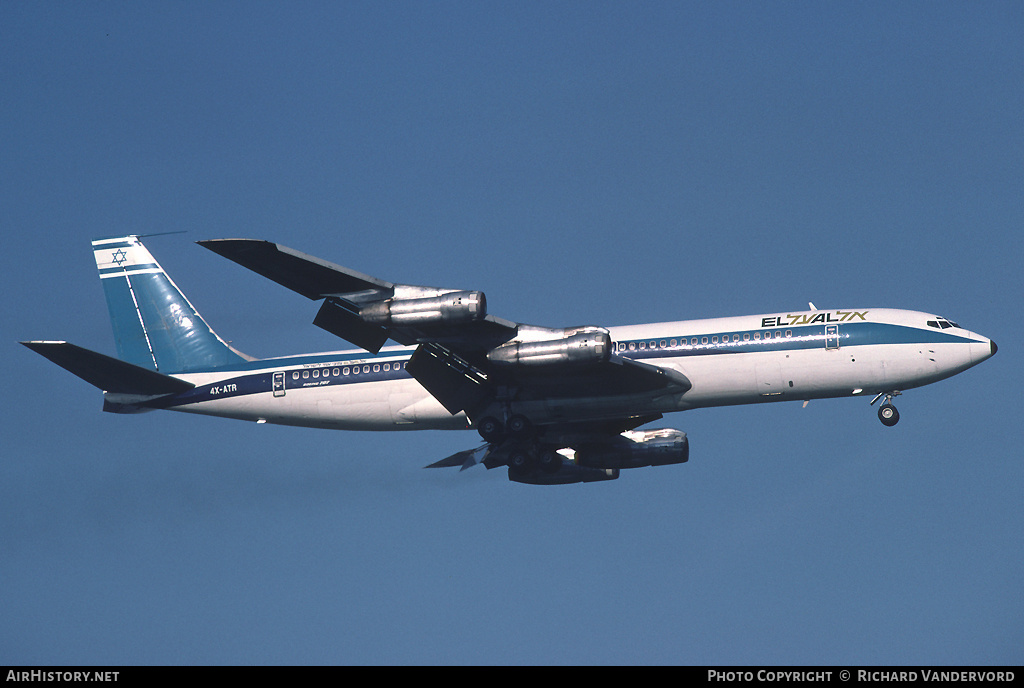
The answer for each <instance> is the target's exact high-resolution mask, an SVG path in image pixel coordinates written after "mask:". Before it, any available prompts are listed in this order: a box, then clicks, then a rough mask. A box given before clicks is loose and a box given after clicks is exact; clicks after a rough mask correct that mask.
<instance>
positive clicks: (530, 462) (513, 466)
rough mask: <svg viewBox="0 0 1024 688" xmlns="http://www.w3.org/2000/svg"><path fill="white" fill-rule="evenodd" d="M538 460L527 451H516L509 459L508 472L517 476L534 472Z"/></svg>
mask: <svg viewBox="0 0 1024 688" xmlns="http://www.w3.org/2000/svg"><path fill="white" fill-rule="evenodd" d="M535 463H536V460H535V458H534V456H533V455H532V454H531V453H530V452H529V451H527V450H526V449H516V450H515V451H514V452H512V454H511V455H510V456H509V457H508V470H509V471H510V472H512V473H515V474H517V475H525V474H527V473H529V472H530V471H532V470H533V467H534V464H535Z"/></svg>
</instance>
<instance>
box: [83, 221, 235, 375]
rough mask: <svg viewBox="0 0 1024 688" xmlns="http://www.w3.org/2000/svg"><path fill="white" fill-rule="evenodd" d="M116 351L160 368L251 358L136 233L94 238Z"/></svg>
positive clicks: (177, 369) (184, 368)
mask: <svg viewBox="0 0 1024 688" xmlns="http://www.w3.org/2000/svg"><path fill="white" fill-rule="evenodd" d="M92 249H93V255H94V257H95V258H96V267H97V268H98V269H99V272H100V280H101V281H102V283H103V292H104V294H105V295H106V297H107V309H108V310H109V311H110V322H111V325H113V328H114V339H115V340H116V341H117V353H118V356H119V357H120V358H121V359H122V360H124V361H128V362H129V363H132V364H134V365H137V366H141V367H143V368H149V369H151V370H157V371H160V372H162V373H187V372H194V371H198V370H209V369H211V368H217V367H220V366H229V365H234V364H237V363H241V362H243V361H246V360H251V359H250V358H249V357H248V356H245V355H244V354H241V353H239V352H238V351H235V349H233V348H232V347H230V346H228V344H227V343H226V342H225V341H224V340H223V339H221V338H220V337H218V336H217V333H216V332H214V331H213V330H212V329H211V328H210V326H209V325H207V324H206V321H205V320H203V318H202V316H200V315H199V313H198V312H196V309H195V308H193V307H192V304H191V303H189V302H188V299H186V298H185V295H184V294H182V293H181V290H180V289H178V287H177V286H176V285H175V284H174V282H172V281H171V278H170V277H168V276H167V273H166V272H164V270H163V268H161V267H160V265H159V264H158V263H157V262H156V260H155V259H154V258H153V255H152V254H151V253H150V252H149V250H148V249H147V248H146V247H145V246H143V245H142V242H141V241H139V237H137V236H126V237H117V238H113V239H97V240H95V241H93V242H92Z"/></svg>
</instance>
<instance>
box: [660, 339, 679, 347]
mask: <svg viewBox="0 0 1024 688" xmlns="http://www.w3.org/2000/svg"><path fill="white" fill-rule="evenodd" d="M675 344H676V341H675V340H674V339H673V340H672V346H675ZM658 346H660V347H661V348H662V349H664V348H665V340H664V339H662V340H661V341H660V342H659V343H658Z"/></svg>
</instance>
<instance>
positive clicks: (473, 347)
mask: <svg viewBox="0 0 1024 688" xmlns="http://www.w3.org/2000/svg"><path fill="white" fill-rule="evenodd" d="M198 243H199V245H200V246H203V247H205V248H208V249H210V250H211V251H213V252H215V253H218V254H220V255H222V256H224V257H225V258H228V259H229V260H233V261H234V262H236V263H238V264H239V265H242V266H244V267H247V268H249V269H250V270H252V271H253V272H257V273H259V274H261V275H263V276H264V277H267V278H268V279H271V280H273V281H275V282H277V283H278V284H280V285H282V286H284V287H287V288H288V289H291V290H292V291H295V292H298V293H299V294H302V295H303V296H305V297H306V298H308V299H312V300H319V299H324V303H323V305H322V306H321V307H320V311H319V312H318V313H317V316H316V319H315V320H314V321H313V323H314V324H315V325H317V326H318V327H321V328H323V329H325V330H327V331H328V332H330V333H332V334H334V335H337V336H338V337H341V338H342V339H345V340H346V341H349V342H352V343H353V344H355V345H356V346H358V347H360V348H362V349H366V350H367V351H370V352H372V353H377V352H378V351H380V349H381V347H382V346H384V343H385V342H386V341H387V340H388V339H389V338H390V339H393V340H395V341H396V342H398V343H399V344H405V345H406V346H411V345H413V344H419V343H423V342H437V343H443V344H448V345H451V346H453V347H455V348H456V349H459V350H463V351H465V350H469V351H486V350H487V349H490V348H492V347H494V346H496V345H497V344H499V343H501V342H504V341H507V340H509V339H511V338H512V337H514V336H515V334H516V323H514V322H511V321H508V320H504V319H502V318H495V317H493V316H490V315H487V301H486V299H485V297H484V295H483V293H481V292H478V291H464V290H459V289H440V288H437V287H423V286H417V285H412V284H396V283H394V282H386V281H384V280H381V279H377V278H375V277H370V276H369V275H364V274H363V273H361V272H356V271H355V270H350V269H349V268H346V267H342V266H340V265H335V264H334V263H330V262H328V261H325V260H321V259H319V258H315V257H313V256H309V255H306V254H305V253H301V252H299V251H296V250H294V249H290V248H288V247H286V246H281V245H280V244H275V243H272V242H269V241H257V240H253V239H215V240H210V241H200V242H198Z"/></svg>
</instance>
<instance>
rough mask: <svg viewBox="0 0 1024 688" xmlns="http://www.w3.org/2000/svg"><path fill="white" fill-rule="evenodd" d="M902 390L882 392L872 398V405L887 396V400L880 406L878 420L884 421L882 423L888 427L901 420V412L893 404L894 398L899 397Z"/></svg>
mask: <svg viewBox="0 0 1024 688" xmlns="http://www.w3.org/2000/svg"><path fill="white" fill-rule="evenodd" d="M900 394H902V392H900V391H898V390H894V391H892V392H882V393H880V394H878V395H877V396H876V397H875V398H874V399H872V400H871V406H874V405H875V402H876V401H878V400H879V399H881V398H882V397H885V401H883V402H882V405H881V406H879V407H878V420H880V421H882V425H884V426H886V427H887V428H891V427H892V426H894V425H896V424H897V423H899V422H900V412H899V411H897V410H896V407H895V406H893V405H892V403H891V402H892V398H893V397H898V396H899V395H900Z"/></svg>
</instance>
